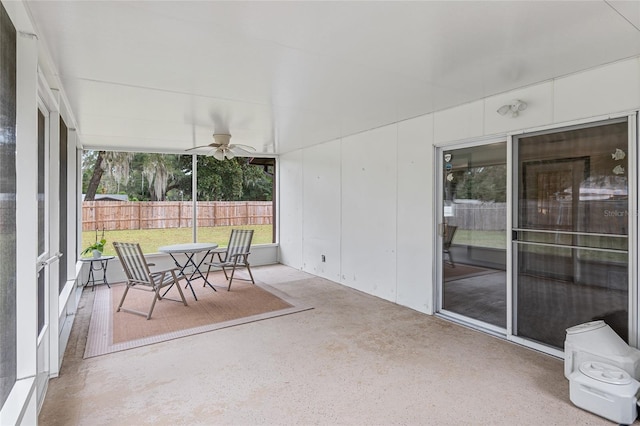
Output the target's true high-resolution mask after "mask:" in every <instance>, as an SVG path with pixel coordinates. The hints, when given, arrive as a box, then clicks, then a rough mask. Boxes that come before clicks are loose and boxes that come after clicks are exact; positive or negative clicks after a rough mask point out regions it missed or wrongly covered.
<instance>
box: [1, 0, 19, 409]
mask: <svg viewBox="0 0 640 426" xmlns="http://www.w3.org/2000/svg"><path fill="white" fill-rule="evenodd" d="M15 127H16V31H15V28H14V27H13V24H12V23H11V20H10V19H9V16H8V15H7V13H6V11H5V9H4V6H2V4H0V259H2V261H1V262H0V348H2V349H1V350H0V406H3V405H4V403H5V401H6V400H7V397H8V396H9V393H10V392H11V389H12V388H13V385H14V384H15V382H16V366H17V363H16V359H17V354H16V343H17V340H16V336H17V333H16V156H15V152H16V134H15Z"/></svg>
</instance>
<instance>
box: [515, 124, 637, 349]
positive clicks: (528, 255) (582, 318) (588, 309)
mask: <svg viewBox="0 0 640 426" xmlns="http://www.w3.org/2000/svg"><path fill="white" fill-rule="evenodd" d="M514 141H515V145H514V147H515V148H514V160H515V166H516V171H515V173H514V180H515V182H514V196H515V197H516V198H517V201H516V202H515V203H514V209H515V211H514V218H513V222H514V225H513V226H514V229H513V231H514V232H513V238H514V245H513V249H514V258H513V261H514V318H513V320H514V324H513V334H514V335H516V336H520V337H523V338H525V339H527V340H531V341H535V342H538V343H542V344H543V345H546V346H550V347H552V348H557V349H562V347H563V345H564V339H565V334H566V332H565V330H566V329H567V328H569V327H571V326H574V325H577V324H581V323H584V322H588V321H592V320H596V319H604V320H605V321H606V322H607V324H609V325H610V326H611V327H612V328H613V329H614V330H615V331H616V332H617V333H618V334H619V335H620V336H621V337H622V338H623V339H625V340H627V339H628V337H629V330H628V323H629V320H628V302H629V279H628V276H629V268H628V266H629V265H628V234H629V197H628V171H629V164H628V161H629V156H628V150H627V145H628V124H627V120H626V119H624V120H618V121H615V122H608V123H606V124H602V123H600V125H597V126H596V125H592V126H589V127H582V128H572V129H565V130H563V131H556V132H553V133H538V134H530V135H525V136H521V137H518V138H514Z"/></svg>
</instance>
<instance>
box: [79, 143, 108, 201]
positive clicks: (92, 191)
mask: <svg viewBox="0 0 640 426" xmlns="http://www.w3.org/2000/svg"><path fill="white" fill-rule="evenodd" d="M85 152H87V151H85ZM89 153H90V154H88V155H87V158H88V159H89V160H91V158H92V157H93V155H92V153H93V151H89ZM104 154H105V151H98V154H97V155H96V156H95V160H94V163H93V168H92V170H93V172H92V173H91V178H90V179H89V183H88V184H87V190H86V192H85V196H84V200H85V201H94V200H95V199H96V191H97V190H98V186H99V185H100V180H101V179H102V174H103V173H104V169H103V168H102V161H103V159H104ZM83 162H84V158H83Z"/></svg>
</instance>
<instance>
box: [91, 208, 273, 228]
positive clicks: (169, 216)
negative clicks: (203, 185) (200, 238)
mask: <svg viewBox="0 0 640 426" xmlns="http://www.w3.org/2000/svg"><path fill="white" fill-rule="evenodd" d="M197 208H198V224H197V225H198V226H240V225H271V224H272V221H273V203H272V202H271V201H198V207H197ZM192 226H193V203H192V202H191V201H128V202H127V201H124V202H123V201H84V202H83V203H82V230H83V231H93V230H96V229H100V230H102V229H103V228H104V229H105V230H107V231H113V230H121V229H163V228H186V227H192Z"/></svg>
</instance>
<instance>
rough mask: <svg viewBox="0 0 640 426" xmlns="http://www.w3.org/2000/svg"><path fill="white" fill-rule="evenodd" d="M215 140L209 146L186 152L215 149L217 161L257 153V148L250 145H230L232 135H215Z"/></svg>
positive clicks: (214, 154) (195, 147)
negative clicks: (252, 152)
mask: <svg viewBox="0 0 640 426" xmlns="http://www.w3.org/2000/svg"><path fill="white" fill-rule="evenodd" d="M213 140H214V142H212V143H210V144H209V145H200V146H194V147H193V148H189V149H186V150H185V151H191V150H194V149H200V148H213V150H212V152H213V153H212V155H213V158H215V159H216V160H224V159H225V158H227V159H229V160H231V159H232V158H234V157H236V156H239V155H251V151H255V148H253V147H252V146H249V145H241V144H230V143H229V141H230V140H231V135H229V134H227V133H214V134H213ZM207 155H208V154H207Z"/></svg>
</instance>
